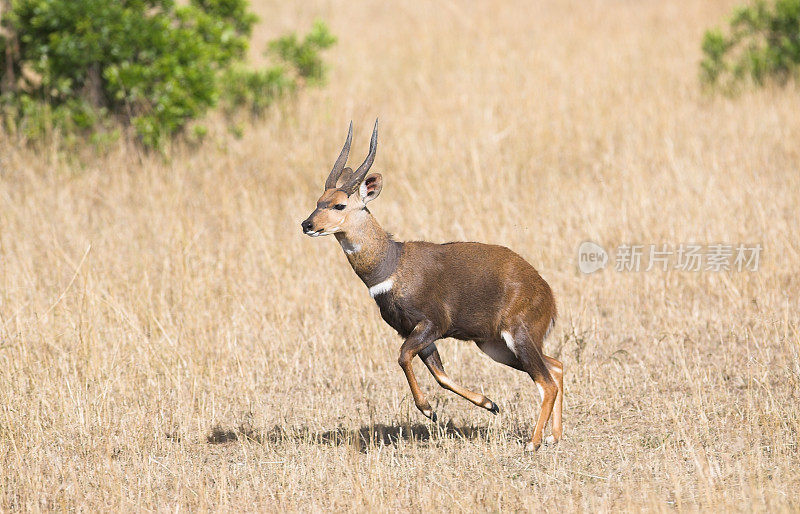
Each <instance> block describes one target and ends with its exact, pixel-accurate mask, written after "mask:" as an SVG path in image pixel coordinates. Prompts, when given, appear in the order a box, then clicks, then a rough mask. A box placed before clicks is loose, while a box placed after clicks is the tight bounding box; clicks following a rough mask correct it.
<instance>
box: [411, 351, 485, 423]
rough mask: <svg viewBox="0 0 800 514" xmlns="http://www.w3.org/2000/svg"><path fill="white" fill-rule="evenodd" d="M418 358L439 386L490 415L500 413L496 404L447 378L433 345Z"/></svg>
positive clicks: (420, 353)
mask: <svg viewBox="0 0 800 514" xmlns="http://www.w3.org/2000/svg"><path fill="white" fill-rule="evenodd" d="M419 356H420V358H421V359H422V362H424V363H425V365H426V366H427V367H428V371H430V372H431V375H433V378H435V379H436V381H437V382H438V383H439V385H440V386H442V387H444V388H445V389H448V390H450V391H453V392H454V393H456V394H457V395H459V396H461V397H462V398H466V399H467V400H469V401H471V402H472V403H474V404H475V405H477V406H478V407H483V408H484V409H486V410H488V411H489V412H491V413H492V414H497V413H498V412H500V409H499V408H498V407H497V404H496V403H494V402H493V401H492V400H490V399H489V398H487V397H485V396H484V395H482V394H478V393H474V392H472V391H470V390H469V389H467V388H465V387H461V386H460V385H458V384H456V383H455V382H453V380H452V379H451V378H450V377H449V376H447V373H445V372H444V366H443V365H442V359H441V357H439V350H438V349H437V348H436V345H435V344H432V345H430V346H428V347H427V348H425V349H424V350H423V351H421V352H419Z"/></svg>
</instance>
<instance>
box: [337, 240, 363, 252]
mask: <svg viewBox="0 0 800 514" xmlns="http://www.w3.org/2000/svg"><path fill="white" fill-rule="evenodd" d="M339 244H341V245H342V250H344V253H346V254H347V255H350V254H353V253H356V252H358V251H359V250H361V245H360V244H353V243H351V242H350V241H348V240H347V239H342V240H341V241H339Z"/></svg>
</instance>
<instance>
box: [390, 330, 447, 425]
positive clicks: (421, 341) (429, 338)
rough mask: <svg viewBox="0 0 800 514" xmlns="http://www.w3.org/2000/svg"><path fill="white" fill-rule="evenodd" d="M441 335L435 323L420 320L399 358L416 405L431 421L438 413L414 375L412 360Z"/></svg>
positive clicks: (402, 348)
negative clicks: (434, 410)
mask: <svg viewBox="0 0 800 514" xmlns="http://www.w3.org/2000/svg"><path fill="white" fill-rule="evenodd" d="M440 335H441V334H440V333H439V331H437V330H436V327H435V326H434V325H433V323H431V322H430V321H428V320H423V321H420V322H419V323H418V324H417V326H416V327H414V330H412V331H411V335H409V336H408V338H407V339H406V340H405V342H403V345H402V346H401V347H400V358H399V359H397V363H398V364H400V367H401V368H403V372H404V373H405V374H406V379H407V380H408V386H409V387H410V388H411V394H412V395H413V396H414V405H416V406H417V408H418V409H419V410H420V411H421V412H422V414H424V415H425V416H426V417H428V418H430V419H431V421H436V413H435V412H433V409H432V408H431V404H430V403H428V400H427V399H426V398H425V395H423V394H422V391H420V389H419V385H418V384H417V377H416V376H414V369H413V368H412V366H411V361H412V360H414V356H416V355H417V354H418V353H419V352H421V351H422V350H424V349H425V348H427V347H428V345H430V344H431V343H433V342H434V341H436V340H437V339H439V336H440Z"/></svg>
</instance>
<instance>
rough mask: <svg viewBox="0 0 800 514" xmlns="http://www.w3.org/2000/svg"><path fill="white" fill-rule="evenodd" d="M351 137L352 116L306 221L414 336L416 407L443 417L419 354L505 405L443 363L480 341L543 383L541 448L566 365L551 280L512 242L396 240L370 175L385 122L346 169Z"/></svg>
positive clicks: (408, 356) (404, 349) (387, 316)
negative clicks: (446, 353) (549, 342)
mask: <svg viewBox="0 0 800 514" xmlns="http://www.w3.org/2000/svg"><path fill="white" fill-rule="evenodd" d="M352 139H353V122H352V121H351V122H350V128H349V130H348V132H347V140H346V141H345V143H344V146H343V147H342V150H341V152H340V153H339V158H338V159H336V163H335V164H334V165H333V169H331V172H330V174H329V175H328V179H327V180H326V181H325V189H324V191H323V193H322V196H321V197H320V198H319V200H317V206H316V208H315V209H314V211H313V212H312V213H311V215H310V216H309V217H308V218H307V219H306V220H305V221H303V222H302V223H301V227H302V229H303V232H304V233H305V234H307V235H309V236H312V237H318V236H326V235H331V234H333V235H334V236H335V237H336V239H337V241H338V242H339V244H340V245H341V247H342V249H343V250H344V253H345V255H346V256H347V260H348V261H349V263H350V266H351V267H352V268H353V271H355V272H356V274H357V275H358V276H359V278H360V279H361V280H362V281H363V282H364V284H365V285H366V286H367V288H368V290H369V294H370V296H371V297H372V298H373V299H374V300H375V302H376V303H377V304H378V308H379V309H380V313H381V317H382V318H383V319H384V320H385V321H386V323H388V324H389V325H390V326H391V327H392V328H393V329H395V330H396V331H397V332H398V333H399V334H400V336H401V337H403V338H404V339H405V341H404V342H403V344H402V346H401V347H400V357H399V358H398V363H399V364H400V367H401V368H402V370H403V372H404V373H405V376H406V379H407V380H408V385H409V387H410V388H411V394H412V395H413V397H414V404H415V405H416V407H417V408H418V409H419V410H420V411H421V412H422V414H423V415H425V416H426V417H427V418H429V419H430V420H431V421H433V422H436V413H435V412H434V411H433V409H432V408H431V405H430V403H428V400H427V399H426V397H425V395H424V394H423V393H422V391H421V390H420V388H419V385H418V384H417V379H416V377H415V375H414V370H413V368H412V365H411V362H412V360H413V359H414V357H415V356H419V357H420V359H422V361H423V362H424V363H425V366H426V367H427V368H428V370H429V371H430V372H431V374H432V375H433V377H434V379H435V380H436V381H437V382H438V383H439V385H440V386H441V387H443V388H445V389H448V390H450V391H452V392H454V393H456V394H457V395H459V396H462V397H464V398H466V399H467V400H469V401H470V402H472V403H474V404H475V405H477V406H478V407H483V408H484V409H486V410H488V411H489V412H491V413H493V414H497V413H498V412H499V411H500V409H499V408H498V407H497V404H496V403H494V402H493V401H491V400H490V399H489V398H487V397H486V396H484V395H482V394H478V393H475V392H473V391H470V390H469V389H466V388H464V387H462V386H460V385H459V384H457V383H455V382H454V381H453V380H452V379H451V378H450V377H449V376H448V375H447V374H446V373H445V371H444V366H443V365H442V359H441V358H440V356H439V351H438V350H437V348H436V341H438V340H439V339H443V338H447V337H451V338H455V339H460V340H463V341H473V342H475V344H476V345H477V346H478V348H479V349H480V350H481V351H483V352H484V353H485V354H487V355H488V356H489V357H491V358H492V359H493V360H495V361H497V362H499V363H501V364H505V365H506V366H510V367H512V368H514V369H517V370H519V371H522V372H524V373H527V374H528V375H529V376H530V377H531V378H532V379H533V381H534V383H535V384H536V386H537V387H538V389H539V394H540V396H541V403H540V405H539V416H538V418H537V420H536V425H535V427H534V430H533V435H532V436H531V439H530V441H529V442H528V443H527V444H526V446H525V450H526V451H536V450H537V449H538V448H539V446H540V445H541V443H542V432H543V431H544V427H545V425H546V424H547V422H548V420H549V419H550V415H551V413H552V414H553V427H552V430H553V433H552V435H551V436H550V437H548V438H547V440H546V441H547V442H548V443H551V442H552V443H555V442H558V440H559V439H560V438H561V435H562V426H561V413H562V403H563V397H564V385H563V375H564V371H563V369H564V368H563V366H562V364H561V362H559V361H557V360H556V359H554V358H552V357H548V356H546V355H544V353H543V352H542V344H543V342H544V339H545V338H546V337H547V335H548V333H549V332H550V330H551V329H552V328H553V326H554V324H555V319H556V304H555V299H554V298H553V293H552V291H551V290H550V286H549V285H548V284H547V282H545V281H544V279H543V278H542V277H541V276H540V275H539V273H538V272H537V271H536V270H535V269H534V268H533V266H531V265H530V264H528V262H526V261H525V260H524V259H523V258H522V257H520V256H519V255H517V254H516V253H514V252H513V251H511V250H509V249H508V248H505V247H503V246H496V245H489V244H482V243H475V242H453V243H445V244H435V243H429V242H425V241H408V242H400V241H395V240H394V239H393V238H392V236H391V235H389V234H388V233H387V232H386V231H385V230H383V229H382V228H381V226H380V225H379V224H378V222H377V221H376V219H375V218H374V217H373V216H372V214H371V213H370V211H369V209H367V204H368V203H369V202H371V201H372V200H374V199H375V198H377V197H378V195H379V194H380V193H381V189H382V188H383V177H382V176H381V174H380V173H372V174H369V175H368V174H367V173H368V172H369V170H370V167H371V166H372V163H373V162H374V161H375V153H376V150H377V147H378V120H377V119H376V120H375V128H374V129H373V131H372V138H371V140H370V144H369V154H368V155H367V157H366V159H365V160H364V162H363V163H362V164H361V166H359V167H358V168H357V169H356V170H355V171H353V170H352V169H351V168H349V167H345V164H346V162H347V157H348V155H349V153H350V143H351V142H352Z"/></svg>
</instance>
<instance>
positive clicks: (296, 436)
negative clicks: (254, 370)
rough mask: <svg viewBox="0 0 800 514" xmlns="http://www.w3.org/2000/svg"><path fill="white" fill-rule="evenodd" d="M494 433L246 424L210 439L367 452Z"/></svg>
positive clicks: (432, 427)
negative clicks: (265, 427) (403, 443)
mask: <svg viewBox="0 0 800 514" xmlns="http://www.w3.org/2000/svg"><path fill="white" fill-rule="evenodd" d="M489 433H490V430H489V427H486V426H472V425H462V426H457V425H456V424H455V423H453V422H452V421H448V422H447V423H445V424H435V423H430V424H422V423H413V424H411V423H409V424H398V425H386V424H382V423H378V424H375V425H365V426H363V427H361V428H359V429H357V430H354V429H348V428H344V427H339V428H336V429H333V430H326V431H322V432H319V431H314V430H311V429H309V428H305V427H303V428H285V427H282V426H279V425H276V426H274V427H273V428H271V429H268V430H265V431H260V430H255V429H253V428H252V427H251V426H250V424H249V423H243V424H242V425H240V426H239V427H238V428H237V429H236V430H230V429H224V428H222V427H214V428H213V429H212V430H211V433H210V434H209V435H208V437H207V438H206V442H208V443H209V444H225V443H231V442H234V441H239V440H246V441H253V442H257V443H260V444H278V443H286V442H305V443H307V444H323V445H330V446H342V445H348V446H354V447H356V448H357V449H358V450H359V451H362V452H366V451H367V449H369V448H370V447H373V446H393V445H397V444H398V443H399V442H400V441H408V442H422V443H428V442H435V441H437V440H445V439H463V440H480V439H483V440H485V439H487V438H488V436H489ZM504 436H505V437H511V438H514V439H517V438H518V434H515V433H514V434H506V433H504Z"/></svg>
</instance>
